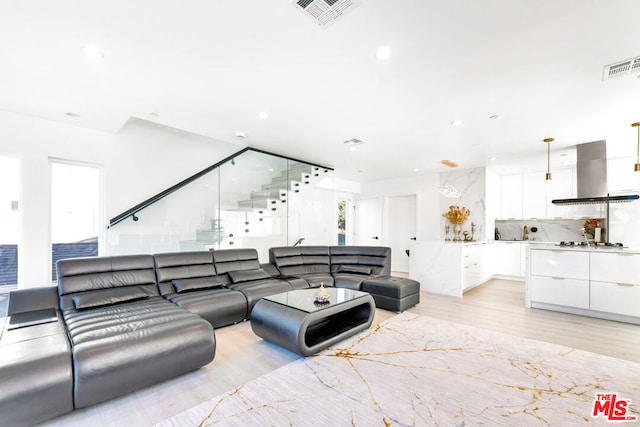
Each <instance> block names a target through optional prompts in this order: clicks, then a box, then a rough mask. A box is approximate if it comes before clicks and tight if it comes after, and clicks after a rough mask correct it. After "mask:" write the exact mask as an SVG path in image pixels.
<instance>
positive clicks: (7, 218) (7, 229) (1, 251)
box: [0, 156, 20, 286]
mask: <svg viewBox="0 0 640 427" xmlns="http://www.w3.org/2000/svg"><path fill="white" fill-rule="evenodd" d="M0 182H1V183H2V185H0V286H16V285H17V283H18V238H19V235H18V233H19V230H20V202H19V194H20V159H18V158H17V157H8V156H0Z"/></svg>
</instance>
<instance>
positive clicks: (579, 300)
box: [526, 247, 640, 324]
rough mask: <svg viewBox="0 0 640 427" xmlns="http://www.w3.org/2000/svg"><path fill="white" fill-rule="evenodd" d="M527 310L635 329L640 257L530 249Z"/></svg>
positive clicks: (611, 252) (639, 305)
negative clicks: (611, 322)
mask: <svg viewBox="0 0 640 427" xmlns="http://www.w3.org/2000/svg"><path fill="white" fill-rule="evenodd" d="M528 252H529V266H530V269H529V273H528V274H527V277H526V284H527V285H526V305H527V307H533V308H544V309H548V310H557V311H564V312H568V313H574V314H583V315H586V316H593V317H600V318H604V319H610V320H617V321H623V322H630V323H635V324H640V252H638V251H620V250H616V249H611V250H607V249H600V248H589V249H578V248H576V249H567V250H558V249H554V248H553V247H547V248H544V247H540V248H534V247H531V248H530V250H529V251H528Z"/></svg>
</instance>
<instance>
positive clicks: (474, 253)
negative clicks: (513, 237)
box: [409, 240, 497, 297]
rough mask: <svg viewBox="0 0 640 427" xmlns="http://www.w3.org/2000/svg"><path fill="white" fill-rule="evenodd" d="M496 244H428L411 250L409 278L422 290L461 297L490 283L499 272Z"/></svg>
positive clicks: (434, 241)
mask: <svg viewBox="0 0 640 427" xmlns="http://www.w3.org/2000/svg"><path fill="white" fill-rule="evenodd" d="M496 251H497V249H496V246H495V245H493V242H491V241H488V242H468V243H465V242H443V241H441V240H428V241H424V242H420V243H417V244H415V245H413V246H411V255H410V256H409V277H410V278H411V279H413V280H417V281H419V282H420V290H421V291H428V292H435V293H438V294H443V295H450V296H456V297H462V294H463V293H464V292H465V291H467V290H469V289H471V288H473V287H475V286H478V285H479V284H481V283H484V282H485V281H487V280H489V279H490V278H491V277H492V276H493V274H494V273H495V271H496V267H497V256H496V255H497V252H496Z"/></svg>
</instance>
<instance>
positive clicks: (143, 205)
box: [107, 147, 334, 228]
mask: <svg viewBox="0 0 640 427" xmlns="http://www.w3.org/2000/svg"><path fill="white" fill-rule="evenodd" d="M247 151H254V152H256V153H262V154H267V155H270V156H275V157H280V158H282V159H286V160H291V161H294V162H300V163H305V164H307V165H310V166H314V167H319V168H322V169H325V170H334V169H333V168H331V167H328V166H322V165H319V164H316V163H311V162H307V161H305V160H300V159H296V158H294V157H289V156H283V155H280V154H275V153H271V152H269V151H265V150H260V149H258V148H252V147H245V148H243V149H242V150H240V151H238V152H236V153H234V154H232V155H230V156H228V157H225V158H224V159H222V160H220V161H219V162H217V163H215V164H213V165H211V166H209V167H207V168H206V169H203V170H201V171H200V172H198V173H196V174H194V175H191V176H190V177H189V178H186V179H183V180H182V181H180V182H179V183H177V184H176V185H174V186H172V187H169V188H167V189H166V190H164V191H161V192H160V193H158V194H156V195H155V196H152V197H149V198H148V199H147V200H145V201H144V202H141V203H138V204H137V205H135V206H134V207H132V208H130V209H127V210H126V211H124V212H122V213H121V214H118V215H116V216H114V217H113V218H111V219H110V220H109V225H108V226H107V228H111V227H113V226H114V225H116V224H118V223H120V222H122V221H124V220H125V219H127V218H129V217H131V218H133V219H134V221H137V218H138V217H137V216H136V215H135V214H136V213H138V212H140V211H141V210H143V209H144V208H146V207H148V206H150V205H152V204H154V203H156V202H157V201H159V200H161V199H163V198H165V197H166V196H168V195H169V194H171V193H173V192H175V191H177V190H179V189H181V188H182V187H185V186H187V185H188V184H190V183H192V182H193V181H195V180H196V179H198V178H201V177H202V176H204V175H206V174H208V173H209V172H211V171H213V170H214V169H216V168H219V167H220V166H222V165H223V164H225V163H227V162H230V161H231V160H233V159H235V158H236V157H238V156H240V155H241V154H244V153H245V152H247Z"/></svg>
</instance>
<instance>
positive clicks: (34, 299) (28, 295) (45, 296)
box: [7, 286, 60, 316]
mask: <svg viewBox="0 0 640 427" xmlns="http://www.w3.org/2000/svg"><path fill="white" fill-rule="evenodd" d="M59 307H60V303H59V300H58V288H57V286H41V287H37V288H25V289H18V290H15V291H11V292H10V293H9V307H8V309H7V315H8V316H11V315H12V314H16V313H24V312H27V311H36V310H42V309H45V308H56V309H57V308H59Z"/></svg>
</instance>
